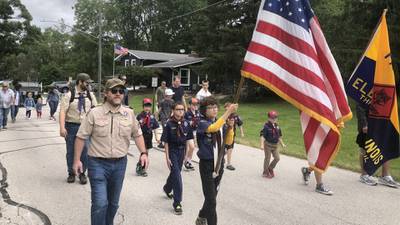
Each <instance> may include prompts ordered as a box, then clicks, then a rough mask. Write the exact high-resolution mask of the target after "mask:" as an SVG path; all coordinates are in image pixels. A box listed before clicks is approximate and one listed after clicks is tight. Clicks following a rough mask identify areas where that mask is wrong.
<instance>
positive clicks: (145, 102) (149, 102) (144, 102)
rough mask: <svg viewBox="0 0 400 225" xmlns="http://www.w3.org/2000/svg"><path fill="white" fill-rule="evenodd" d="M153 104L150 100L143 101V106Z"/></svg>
mask: <svg viewBox="0 0 400 225" xmlns="http://www.w3.org/2000/svg"><path fill="white" fill-rule="evenodd" d="M152 103H153V101H152V100H151V99H150V98H145V99H143V105H147V104H150V105H151V104H152Z"/></svg>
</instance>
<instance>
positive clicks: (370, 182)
mask: <svg viewBox="0 0 400 225" xmlns="http://www.w3.org/2000/svg"><path fill="white" fill-rule="evenodd" d="M360 182H361V183H364V184H366V185H369V186H376V185H378V182H376V181H375V180H374V179H373V178H372V176H369V175H368V174H364V175H361V176H360Z"/></svg>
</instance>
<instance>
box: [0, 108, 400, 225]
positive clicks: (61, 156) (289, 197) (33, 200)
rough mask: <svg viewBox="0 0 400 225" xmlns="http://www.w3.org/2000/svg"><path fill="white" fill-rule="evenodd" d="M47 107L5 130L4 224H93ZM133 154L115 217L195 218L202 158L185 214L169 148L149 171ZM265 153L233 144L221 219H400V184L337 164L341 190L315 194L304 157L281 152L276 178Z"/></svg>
mask: <svg viewBox="0 0 400 225" xmlns="http://www.w3.org/2000/svg"><path fill="white" fill-rule="evenodd" d="M47 110H48V109H47V107H45V110H44V112H43V119H41V120H37V119H36V117H35V116H36V115H35V116H34V117H33V119H32V120H25V119H24V118H23V116H24V113H25V111H24V109H21V110H20V113H19V118H18V120H17V122H16V123H14V124H11V123H10V124H9V126H8V127H9V129H8V130H7V131H1V132H0V163H1V164H0V169H1V176H2V180H1V189H0V192H1V194H2V198H3V200H4V199H6V200H7V201H8V203H6V202H4V201H0V211H1V215H0V224H21V225H23V224H57V225H62V224H64V225H87V224H90V186H89V185H84V186H82V185H80V184H79V183H78V182H76V183H75V184H67V183H66V177H67V172H66V162H65V141H64V139H63V138H61V137H59V134H58V131H59V128H58V121H57V122H54V121H51V120H48V112H47ZM132 143H133V142H132ZM130 153H131V156H129V158H128V168H127V172H126V177H125V182H124V187H123V191H122V195H121V201H120V209H119V212H118V216H117V218H116V222H115V224H126V225H133V224H138V225H176V224H182V225H191V224H194V221H195V219H196V217H197V213H198V210H199V209H200V208H201V206H202V201H203V195H202V190H201V183H200V176H199V172H198V167H197V165H196V164H195V167H196V171H194V172H185V171H183V172H182V174H183V179H184V194H183V202H182V205H183V210H184V213H183V215H182V216H176V215H174V214H173V210H172V201H171V200H168V199H166V197H165V196H164V194H163V193H162V186H163V184H164V182H165V180H166V178H167V176H168V169H167V167H166V163H165V156H164V153H163V152H161V151H158V150H151V151H150V154H149V155H150V169H149V171H148V172H149V176H148V177H146V178H143V177H138V176H136V175H135V165H136V162H137V156H138V153H137V150H136V147H135V146H134V145H132V147H131V149H130ZM263 160H264V153H263V152H262V151H260V150H258V149H255V148H251V147H248V146H243V145H239V144H238V145H235V150H234V153H233V164H234V166H235V167H236V170H235V171H229V170H225V173H224V177H223V179H222V183H221V189H220V193H219V195H218V201H217V208H218V216H219V217H218V221H219V223H218V224H220V225H268V224H273V225H275V224H279V225H281V224H288V225H289V224H291V225H292V224H296V225H297V224H299V225H300V224H304V225H310V224H324V225H325V224H360V225H361V224H362V225H369V224H370V225H375V224H380V225H381V224H388V225H389V224H390V225H392V224H393V225H397V224H400V222H399V221H400V214H399V213H398V211H399V209H400V189H392V188H388V187H384V186H379V185H378V186H376V187H370V186H366V185H364V184H361V183H360V182H359V181H358V178H359V175H358V174H357V173H353V172H350V171H346V170H342V169H337V168H334V167H332V168H330V169H329V170H328V172H327V173H326V174H325V175H324V180H325V182H326V184H327V185H328V186H329V187H331V188H332V190H333V191H334V192H335V194H334V195H333V196H324V195H321V194H317V193H315V191H314V188H315V182H314V179H311V182H310V184H309V185H308V186H305V185H304V184H303V183H302V177H301V173H300V168H301V167H302V166H305V165H306V164H307V163H306V161H305V160H301V159H297V158H292V157H287V156H284V155H282V156H281V161H280V162H279V163H278V166H277V168H276V170H275V171H276V172H275V173H276V177H275V178H274V179H266V178H262V177H261V172H262V171H261V170H262V165H263ZM354 163H357V162H356V161H355V162H354ZM10 203H11V205H10ZM18 204H19V205H18ZM22 204H23V205H22ZM47 220H48V221H47ZM49 221H50V222H49Z"/></svg>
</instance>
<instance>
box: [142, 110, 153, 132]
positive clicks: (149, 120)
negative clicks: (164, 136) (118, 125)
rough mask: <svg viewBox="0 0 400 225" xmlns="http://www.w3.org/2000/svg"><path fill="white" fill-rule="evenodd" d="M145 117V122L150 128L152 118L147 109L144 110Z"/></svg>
mask: <svg viewBox="0 0 400 225" xmlns="http://www.w3.org/2000/svg"><path fill="white" fill-rule="evenodd" d="M142 113H143V116H145V117H144V120H143V124H146V126H147V127H148V128H149V129H150V127H151V126H150V124H151V118H150V113H147V112H145V111H143V112H142Z"/></svg>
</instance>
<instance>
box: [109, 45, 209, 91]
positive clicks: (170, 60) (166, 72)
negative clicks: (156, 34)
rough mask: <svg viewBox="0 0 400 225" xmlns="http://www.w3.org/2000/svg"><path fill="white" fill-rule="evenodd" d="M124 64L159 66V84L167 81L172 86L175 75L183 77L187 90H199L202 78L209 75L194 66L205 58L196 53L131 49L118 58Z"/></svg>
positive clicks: (182, 81)
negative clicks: (200, 72)
mask: <svg viewBox="0 0 400 225" xmlns="http://www.w3.org/2000/svg"><path fill="white" fill-rule="evenodd" d="M115 60H116V61H117V63H119V65H122V66H125V67H127V66H143V67H147V68H158V69H160V71H161V74H159V75H158V85H160V83H161V81H166V82H167V85H168V86H170V85H171V83H172V79H173V77H174V76H180V77H181V83H182V86H183V87H184V88H185V89H186V90H197V89H199V84H200V83H201V81H202V80H204V79H207V77H206V76H207V75H203V74H198V73H197V72H196V71H195V70H194V69H193V66H197V65H200V64H201V63H202V62H203V61H204V60H205V58H200V57H198V56H196V55H195V54H174V53H165V52H152V51H140V50H129V51H128V54H127V55H120V56H118V57H117V58H116V59H115Z"/></svg>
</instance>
